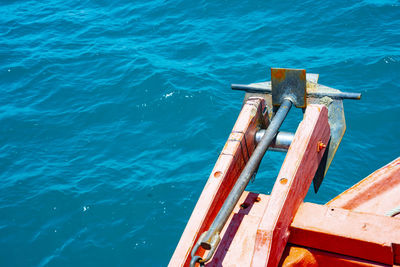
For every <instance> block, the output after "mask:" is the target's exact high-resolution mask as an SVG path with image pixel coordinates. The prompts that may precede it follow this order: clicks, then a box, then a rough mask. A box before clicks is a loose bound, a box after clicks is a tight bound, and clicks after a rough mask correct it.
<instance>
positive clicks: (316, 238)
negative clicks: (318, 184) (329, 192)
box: [289, 203, 400, 265]
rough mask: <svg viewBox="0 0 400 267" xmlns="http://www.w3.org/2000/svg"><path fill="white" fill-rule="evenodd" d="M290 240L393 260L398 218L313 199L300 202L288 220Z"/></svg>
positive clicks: (399, 235) (399, 224) (399, 237)
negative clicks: (345, 207) (321, 203)
mask: <svg viewBox="0 0 400 267" xmlns="http://www.w3.org/2000/svg"><path fill="white" fill-rule="evenodd" d="M289 242H290V243H291V244H296V245H299V246H305V247H310V248H316V249H319V250H324V251H329V252H333V253H338V254H343V255H347V256H352V257H358V258H361V259H366V260H370V261H375V262H379V263H384V264H390V265H392V264H394V263H396V264H398V263H400V262H394V258H395V256H396V255H397V254H398V252H399V251H398V248H396V246H398V245H397V244H400V220H397V219H394V218H391V217H388V216H382V215H376V214H369V213H360V212H354V211H350V210H345V209H341V208H333V207H329V206H325V205H317V204H313V203H303V204H302V205H301V206H300V208H299V209H298V211H297V213H296V216H295V218H294V220H293V222H292V224H291V228H290V238H289Z"/></svg>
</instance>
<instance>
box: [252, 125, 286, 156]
mask: <svg viewBox="0 0 400 267" xmlns="http://www.w3.org/2000/svg"><path fill="white" fill-rule="evenodd" d="M266 131H267V130H266V129H262V130H259V131H258V132H257V133H256V135H255V141H256V144H258V143H260V141H261V139H262V137H263V136H264V135H265V132H266ZM293 138H294V133H290V132H278V133H277V134H276V137H275V138H274V139H273V140H272V142H271V145H270V147H269V148H268V150H272V151H280V152H285V151H287V150H288V149H289V146H290V144H291V143H292V141H293Z"/></svg>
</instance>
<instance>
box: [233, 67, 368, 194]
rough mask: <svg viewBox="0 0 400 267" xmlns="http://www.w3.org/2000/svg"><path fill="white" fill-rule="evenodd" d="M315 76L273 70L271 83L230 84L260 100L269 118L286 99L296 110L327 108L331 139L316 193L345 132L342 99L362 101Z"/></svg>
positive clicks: (323, 159)
mask: <svg viewBox="0 0 400 267" xmlns="http://www.w3.org/2000/svg"><path fill="white" fill-rule="evenodd" d="M318 77H319V75H318V74H312V73H307V74H306V71H305V70H299V69H278V68H272V69H271V82H269V81H267V82H261V83H253V84H249V85H242V84H232V85H231V87H232V89H234V90H243V91H246V92H247V93H246V95H245V101H246V100H247V99H248V98H249V97H251V96H258V97H263V98H264V99H265V103H266V108H267V109H268V115H269V119H272V117H273V116H274V115H275V113H274V111H275V109H274V107H276V106H279V105H280V103H282V101H283V99H285V98H290V99H291V101H293V104H295V106H296V107H300V108H303V109H304V108H305V107H306V106H307V104H322V105H325V106H326V107H327V108H328V121H329V125H330V128H331V138H330V140H329V143H328V146H327V148H326V149H325V152H324V157H323V158H322V160H321V162H320V165H319V167H318V170H317V172H316V174H315V177H314V180H313V181H314V190H315V192H317V191H318V189H319V187H320V185H321V183H322V180H323V178H324V176H325V175H326V172H327V171H328V168H329V166H330V164H331V162H332V160H333V157H334V156H335V154H336V150H337V149H338V147H339V144H340V142H341V140H342V138H343V135H344V132H345V130H346V120H345V117H344V110H343V99H356V100H359V99H361V94H360V93H349V92H341V91H339V90H337V89H334V88H330V87H327V86H324V85H321V84H318Z"/></svg>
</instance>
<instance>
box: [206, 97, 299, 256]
mask: <svg viewBox="0 0 400 267" xmlns="http://www.w3.org/2000/svg"><path fill="white" fill-rule="evenodd" d="M291 107H292V102H291V100H290V99H285V100H284V101H283V102H282V104H281V106H280V107H279V109H278V111H277V112H276V113H275V116H274V117H273V118H272V121H271V123H270V124H269V126H268V128H267V129H266V131H265V133H264V136H263V137H262V139H261V141H260V143H259V144H258V145H257V147H256V149H255V150H254V152H253V154H252V155H251V157H250V159H249V161H248V162H247V164H246V166H245V167H244V169H243V171H242V173H241V174H240V176H239V178H238V180H237V181H236V184H235V185H234V187H233V188H232V191H231V192H230V194H229V195H228V197H227V199H226V200H225V202H224V204H223V205H222V207H221V209H220V211H219V212H218V214H217V216H216V217H215V220H214V221H213V223H212V224H211V226H210V228H209V229H208V231H207V232H205V233H204V235H203V236H202V237H201V240H199V241H200V245H201V246H202V248H204V249H206V250H213V249H215V246H217V245H218V243H219V240H220V238H219V234H220V232H221V230H222V228H223V227H224V225H225V223H226V221H227V220H228V218H229V215H230V214H231V213H232V211H233V208H234V207H235V205H236V204H237V202H238V201H239V198H240V196H241V195H242V193H243V191H244V189H245V188H246V186H247V184H248V183H249V181H250V179H251V177H252V176H253V174H254V173H255V172H256V170H257V168H258V166H259V164H260V162H261V160H262V158H263V156H264V154H265V152H266V151H267V149H268V147H269V146H270V144H271V142H272V140H273V139H274V138H275V136H276V134H277V133H278V130H279V128H280V126H281V125H282V123H283V121H284V119H285V118H286V115H287V114H288V112H289V110H290V108H291ZM207 258H209V257H207Z"/></svg>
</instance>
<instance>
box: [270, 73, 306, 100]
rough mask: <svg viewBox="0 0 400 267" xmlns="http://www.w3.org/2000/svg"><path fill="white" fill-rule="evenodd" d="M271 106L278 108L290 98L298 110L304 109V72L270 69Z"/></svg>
mask: <svg viewBox="0 0 400 267" xmlns="http://www.w3.org/2000/svg"><path fill="white" fill-rule="evenodd" d="M271 87H272V105H274V106H280V105H281V104H282V102H283V100H285V98H290V100H291V101H292V103H293V104H294V105H295V106H296V107H298V108H305V107H306V106H307V102H306V70H299V69H278V68H271Z"/></svg>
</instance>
